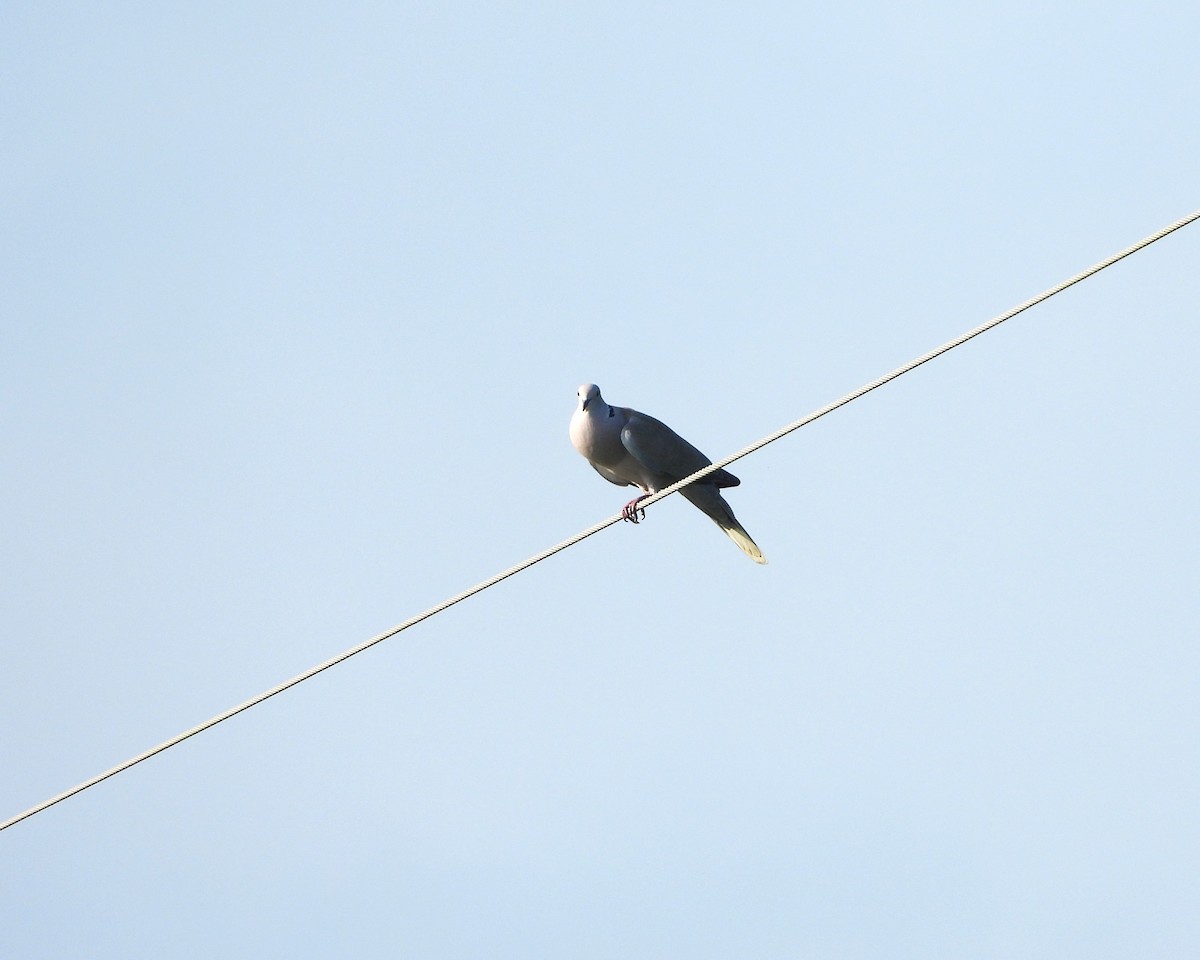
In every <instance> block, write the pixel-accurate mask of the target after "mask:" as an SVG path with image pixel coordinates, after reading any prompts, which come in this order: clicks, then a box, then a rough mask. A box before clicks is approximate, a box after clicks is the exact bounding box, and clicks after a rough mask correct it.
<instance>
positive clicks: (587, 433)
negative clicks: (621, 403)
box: [571, 383, 767, 563]
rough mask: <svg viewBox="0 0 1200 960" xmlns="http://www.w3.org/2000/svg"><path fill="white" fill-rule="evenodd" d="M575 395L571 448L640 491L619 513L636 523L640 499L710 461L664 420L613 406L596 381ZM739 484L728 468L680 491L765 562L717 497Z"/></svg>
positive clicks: (757, 559)
mask: <svg viewBox="0 0 1200 960" xmlns="http://www.w3.org/2000/svg"><path fill="white" fill-rule="evenodd" d="M578 397H579V406H578V407H577V408H576V409H575V414H574V416H572V417H571V443H572V444H573V445H574V447H575V449H576V450H578V451H579V452H580V453H581V454H582V455H583V457H584V459H586V460H587V462H588V463H590V464H591V465H592V466H593V467H594V468H595V470H596V472H597V473H598V474H600V476H602V477H603V478H604V479H605V480H607V481H608V482H609V483H615V484H616V485H617V486H619V487H640V488H641V489H642V491H643V493H642V495H641V496H639V497H635V498H634V499H633V500H630V501H629V503H627V504H625V508H624V509H623V510H622V511H621V514H622V516H624V518H625V519H626V520H631V521H633V522H634V523H637V522H638V504H639V503H640V502H641V501H643V500H645V499H646V497H648V496H650V495H651V494H652V493H657V492H658V491H659V490H662V489H664V488H665V487H669V486H670V485H671V484H673V483H675V482H677V481H679V480H682V479H683V478H684V477H687V476H690V475H691V474H693V473H695V472H696V471H697V470H700V469H702V468H704V467H707V466H708V465H709V464H710V463H712V461H711V460H709V459H708V457H706V456H705V455H704V454H703V453H701V452H700V451H699V450H697V449H696V448H695V447H693V446H692V445H691V444H690V443H688V442H687V441H686V440H684V439H683V437H681V436H679V434H677V433H676V432H675V431H674V430H672V429H671V428H670V427H668V426H667V425H666V424H665V423H662V422H661V421H658V420H655V419H654V418H653V417H650V416H647V415H646V414H644V413H639V412H638V411H637V410H632V409H630V408H629V407H614V406H611V405H610V404H609V403H607V402H606V401H605V399H604V398H603V397H602V396H600V388H599V387H598V386H596V385H595V384H594V383H585V384H584V385H583V386H581V387H580V388H579V391H578ZM741 482H742V481H741V480H739V479H738V478H737V477H735V476H734V475H733V474H732V473H730V472H729V471H728V470H714V471H713V472H712V473H710V474H708V475H707V476H704V477H701V478H700V479H699V480H697V481H696V482H695V483H690V484H688V485H687V486H686V487H684V488H683V489H682V490H680V491H679V492H680V494H682V495H683V496H684V497H686V498H687V499H688V500H689V501H691V503H692V504H693V505H694V506H696V507H698V508H699V509H700V510H701V511H702V512H703V513H704V514H705V515H706V516H708V517H709V518H710V519H711V520H712V521H713V522H714V523H715V524H716V525H717V526H718V527H720V528H721V529H722V530H723V531H725V533H726V534H727V535H728V536H729V539H730V540H732V541H733V542H734V543H736V544H737V545H738V548H739V549H741V551H742V552H743V553H744V554H746V556H748V557H749V558H750V559H751V560H753V561H754V562H755V563H766V562H767V558H766V557H764V556H763V552H762V551H761V550H759V549H758V544H756V543H755V542H754V541H753V540H752V539H751V538H750V534H748V533H747V532H746V528H745V527H743V526H742V525H741V524H740V523H738V520H737V517H735V516H734V515H733V511H732V510H731V509H730V508H729V504H728V503H726V502H725V498H724V497H722V496H721V489H723V488H725V487H736V486H737V485H738V484H740V483H741ZM643 515H644V511H643Z"/></svg>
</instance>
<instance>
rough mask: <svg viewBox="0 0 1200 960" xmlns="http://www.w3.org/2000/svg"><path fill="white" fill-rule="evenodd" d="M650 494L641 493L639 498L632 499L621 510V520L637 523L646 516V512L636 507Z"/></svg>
mask: <svg viewBox="0 0 1200 960" xmlns="http://www.w3.org/2000/svg"><path fill="white" fill-rule="evenodd" d="M648 496H650V494H648V493H643V494H642V495H641V496H640V497H634V498H633V499H632V500H630V501H629V502H628V503H627V504H625V506H624V507H623V508H622V510H621V519H622V520H628V521H629V522H630V523H637V522H639V521H640V520H642V519H643V518H644V517H645V516H646V511H645V510H643V509H642V508H640V507H639V506H638V504H639V503H641V502H642V501H643V500H645V499H646V498H647V497H648Z"/></svg>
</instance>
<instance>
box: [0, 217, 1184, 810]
mask: <svg viewBox="0 0 1200 960" xmlns="http://www.w3.org/2000/svg"><path fill="white" fill-rule="evenodd" d="M1196 220H1200V210H1197V211H1195V212H1194V213H1191V214H1189V215H1188V216H1186V217H1183V218H1182V219H1180V220H1177V221H1175V222H1174V223H1172V224H1171V225H1170V226H1167V227H1164V228H1163V229H1161V230H1159V231H1157V232H1156V233H1153V234H1151V235H1150V236H1148V237H1146V238H1145V239H1143V240H1139V241H1138V242H1137V243H1135V244H1133V245H1132V246H1129V247H1126V248H1125V249H1124V250H1121V251H1120V252H1119V253H1115V254H1113V255H1112V256H1111V257H1108V258H1107V259H1105V260H1101V261H1100V262H1099V263H1097V264H1095V265H1094V266H1091V267H1088V269H1086V270H1084V271H1082V272H1080V273H1077V274H1075V276H1073V277H1071V278H1069V279H1067V280H1064V281H1063V282H1062V283H1059V284H1057V285H1056V286H1053V287H1051V288H1050V289H1048V290H1046V291H1044V292H1043V293H1039V294H1038V295H1037V296H1036V297H1031V298H1030V299H1029V300H1026V301H1025V302H1024V303H1022V304H1020V305H1019V306H1016V307H1014V308H1013V309H1011V310H1009V311H1008V312H1007V313H1002V314H1000V315H999V316H997V317H993V318H992V319H991V320H989V321H987V323H984V324H981V325H979V326H978V327H976V328H975V329H973V330H969V331H967V332H966V333H964V334H963V335H962V336H960V337H956V338H955V339H953V340H950V341H948V342H946V343H944V344H942V345H941V346H940V347H938V348H937V349H935V350H931V351H929V353H926V354H924V355H922V356H920V357H917V358H916V359H915V360H911V361H909V362H908V363H906V364H904V365H903V366H901V367H897V368H896V369H895V370H893V371H892V372H891V373H888V374H885V375H884V376H882V377H879V378H878V379H877V380H872V381H871V382H870V383H868V384H866V385H864V386H862V387H859V388H858V389H857V390H853V391H851V392H850V393H847V394H846V395H845V396H843V397H841V398H839V399H837V400H835V401H833V402H832V403H829V404H826V405H825V406H823V407H821V408H820V409H819V410H816V411H814V412H812V413H810V414H808V415H807V416H804V417H801V418H800V419H799V420H796V421H794V422H793V423H789V424H788V425H787V426H786V427H783V428H782V429H780V430H777V431H775V432H774V433H772V434H770V435H769V436H766V437H763V438H762V439H761V440H756V441H755V442H754V443H752V444H750V445H749V446H747V447H744V448H743V449H741V450H739V451H738V452H737V453H734V454H732V455H731V456H728V457H726V458H725V459H724V460H718V461H717V462H716V463H713V464H710V465H709V466H707V467H705V468H704V469H702V470H697V471H696V472H695V473H693V474H692V475H691V476H689V477H685V478H684V479H682V480H680V481H679V482H678V483H673V484H671V486H669V487H665V488H664V489H662V490H660V491H658V492H657V493H655V494H652V495H651V496H649V497H647V498H646V499H645V500H643V501H642V502H641V506H643V507H645V506H649V505H651V504H653V503H656V502H657V501H659V500H662V499H663V498H664V497H668V496H670V495H671V494H672V493H675V492H676V491H677V490H679V489H680V488H681V487H685V486H687V485H688V484H689V483H692V482H693V481H695V480H697V479H699V478H701V477H704V476H706V475H708V474H710V473H712V472H713V471H715V470H720V469H721V468H723V467H727V466H729V465H730V464H731V463H733V462H734V461H736V460H740V459H742V457H746V456H749V455H750V454H752V453H754V452H755V451H756V450H760V449H762V448H763V447H765V446H766V445H767V444H768V443H774V442H775V441H776V440H778V439H780V438H781V437H785V436H787V435H788V434H789V433H792V432H794V431H796V430H799V429H800V428H801V427H803V426H806V425H808V424H810V423H812V422H813V421H814V420H819V419H820V418H821V417H823V416H825V415H826V414H827V413H832V412H833V411H834V410H837V409H838V408H839V407H844V406H845V405H846V404H848V403H850V402H851V401H854V400H857V399H858V398H859V397H861V396H863V395H864V394H868V393H870V392H871V391H872V390H876V389H878V388H879V387H882V386H883V385H884V384H886V383H890V382H891V381H892V380H895V379H896V378H897V377H901V376H903V375H904V374H906V373H908V372H909V371H911V370H915V369H916V368H917V367H919V366H921V365H922V364H924V363H928V362H929V361H930V360H933V359H934V358H936V357H940V356H941V355H942V354H943V353H948V352H949V351H951V350H953V349H954V348H955V347H959V346H962V345H963V344H964V343H966V342H967V341H968V340H972V339H974V338H975V337H977V336H979V335H980V334H981V333H986V332H987V331H988V330H991V329H992V328H993V327H998V326H999V325H1000V324H1002V323H1003V322H1004V321H1005V320H1011V319H1012V318H1013V317H1015V316H1016V315H1017V314H1019V313H1023V312H1025V311H1026V310H1028V309H1029V308H1030V307H1034V306H1036V305H1037V304H1039V303H1042V302H1043V301H1045V300H1048V299H1050V298H1051V297H1053V296H1055V295H1056V294H1059V293H1062V291H1064V290H1066V289H1067V288H1068V287H1072V286H1074V285H1075V284H1077V283H1080V282H1081V281H1083V280H1086V279H1088V278H1089V277H1092V276H1094V275H1095V274H1097V273H1099V272H1100V271H1101V270H1104V269H1106V268H1108V267H1111V266H1112V265H1113V264H1114V263H1117V262H1118V261H1119V260H1123V259H1125V258H1126V257H1128V256H1130V255H1131V254H1134V253H1137V252H1138V251H1139V250H1143V249H1145V248H1146V247H1148V246H1150V244H1152V243H1155V242H1156V241H1158V240H1161V239H1162V238H1163V237H1166V236H1168V235H1169V234H1172V233H1174V232H1175V231H1176V230H1179V229H1180V228H1182V227H1185V226H1187V225H1188V224H1190V223H1193V222H1194V221H1196ZM620 520H621V514H619V513H618V514H616V515H614V516H611V517H609V518H608V519H607V520H602V521H600V522H599V523H597V524H595V525H594V526H591V527H588V529H586V530H584V531H583V532H582V533H577V534H575V536H573V537H569V538H568V539H566V540H564V541H563V542H562V543H559V544H557V545H556V546H553V547H550V548H549V549H548V550H543V551H542V552H541V553H539V554H537V555H536V556H533V557H530V558H529V559H528V560H525V561H523V562H521V563H518V564H517V565H515V566H512V567H509V568H508V569H507V570H504V571H502V572H501V573H498V574H496V575H495V576H494V577H491V578H489V579H487V580H484V581H482V582H481V583H477V584H476V585H475V586H473V587H471V588H470V589H469V590H464V591H463V592H462V593H459V594H456V595H455V596H453V597H451V598H450V599H449V600H443V601H442V602H441V603H439V604H437V605H436V606H433V607H430V608H429V609H428V610H426V611H424V612H423V613H419V614H417V615H416V616H415V617H411V618H409V619H408V620H405V621H404V622H403V623H401V624H399V625H398V626H395V627H392V629H390V630H386V631H384V632H383V633H380V634H376V635H375V636H374V637H371V639H370V640H367V641H365V642H363V643H360V644H359V645H358V646H356V647H351V648H350V649H349V650H347V651H345V652H344V653H341V654H338V655H337V656H336V657H333V658H331V659H329V660H326V661H325V662H324V663H321V664H318V665H317V666H315V667H312V668H311V669H309V670H306V671H305V672H304V673H301V674H299V675H298V676H295V677H293V678H292V679H291V680H285V681H284V682H283V683H280V684H278V685H277V686H274V687H272V688H271V689H270V690H266V691H264V692H263V693H260V694H258V695H257V696H255V697H251V698H250V699H249V700H246V701H245V702H243V703H240V704H238V705H237V706H236V707H232V708H231V709H229V710H226V711H225V712H224V713H220V714H217V716H215V717H213V718H212V719H210V720H206V721H204V723H201V724H198V725H197V726H194V727H192V728H191V729H190V730H185V731H184V732H183V733H180V734H178V735H176V736H174V737H172V738H171V739H170V740H166V741H164V742H163V743H160V744H159V745H158V746H156V747H151V748H150V749H149V750H147V751H145V752H144V753H139V754H138V755H137V756H136V757H132V758H130V759H129V760H126V761H124V762H123V763H119V764H117V766H115V767H113V768H112V769H110V770H106V771H104V772H103V773H101V774H97V775H96V776H94V777H92V778H91V779H90V780H85V781H84V782H83V783H81V784H79V785H78V786H75V787H72V788H71V789H70V790H66V791H64V792H63V793H60V794H58V795H57V796H54V797H51V798H50V799H49V800H44V801H42V802H41V803H39V804H37V805H36V806H33V807H30V808H29V809H28V810H26V811H24V812H23V813H19V814H17V815H16V816H15V817H12V818H10V819H8V820H5V821H4V822H3V823H0V831H3V830H7V829H8V828H9V827H11V826H13V825H15V824H17V823H20V822H21V821H22V820H26V819H28V818H29V817H32V816H33V815H34V814H37V813H41V812H42V811H43V810H46V809H47V808H49V807H52V806H54V805H55V804H56V803H60V802H62V801H63V800H66V799H68V798H69V797H73V796H75V794H77V793H82V792H83V791H84V790H87V789H88V788H89V787H94V786H95V785H96V784H98V783H101V782H102V781H104V780H107V779H108V778H109V777H113V776H116V775H117V774H118V773H123V772H124V771H126V770H128V769H129V768H130V767H133V766H136V765H137V764H139V763H141V762H142V761H143V760H149V759H150V758H151V757H153V756H155V755H156V754H159V753H162V752H163V751H164V750H168V749H170V748H171V747H174V746H176V745H177V744H180V743H183V741H184V740H187V739H189V738H190V737H194V736H195V735H196V734H198V733H203V732H204V731H205V730H208V729H210V728H212V727H215V726H216V725H217V724H218V723H221V722H223V721H225V720H228V719H229V718H230V717H234V716H237V714H239V713H241V712H242V711H243V710H249V709H250V708H251V707H254V706H257V705H258V704H260V703H262V702H263V701H264V700H269V699H270V698H271V697H273V696H275V695H276V694H278V693H283V691H285V690H288V689H290V688H291V687H294V686H296V685H297V684H299V683H302V682H304V681H305V680H308V679H310V678H312V677H315V676H316V675H317V674H318V673H322V672H324V671H325V670H328V669H329V668H330V667H333V666H336V665H337V664H339V663H341V662H342V661H344V660H349V659H350V658H351V657H353V656H355V655H356V654H359V653H362V652H363V651H364V650H367V649H368V648H370V647H373V646H375V644H377V643H382V642H383V641H384V640H388V639H390V638H392V637H394V636H395V635H396V634H398V633H402V632H403V631H405V630H407V629H408V628H409V627H413V626H416V625H417V624H418V623H420V622H421V621H422V620H428V619H429V618H430V617H432V616H435V615H436V614H439V613H441V612H442V611H443V610H446V609H448V608H449V607H452V606H454V605H455V604H456V603H460V602H461V601H463V600H466V599H467V598H468V597H473V596H474V595H475V594H477V593H482V592H483V591H484V590H487V589H488V588H489V587H494V586H495V585H496V584H498V583H500V582H501V581H502V580H507V579H508V578H509V577H511V576H515V575H516V574H518V573H521V572H522V571H524V570H528V569H529V568H530V567H532V566H533V565H534V564H535V563H541V562H542V561H543V560H546V559H548V558H549V557H552V556H554V555H555V554H556V553H559V552H560V551H562V550H566V549H567V548H568V547H573V546H574V545H575V544H577V543H579V542H580V541H581V540H586V539H587V538H588V537H590V536H592V534H595V533H599V532H600V531H601V530H604V529H605V528H607V527H610V526H612V525H613V524H614V523H618V522H619V521H620Z"/></svg>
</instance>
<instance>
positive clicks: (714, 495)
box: [679, 483, 767, 563]
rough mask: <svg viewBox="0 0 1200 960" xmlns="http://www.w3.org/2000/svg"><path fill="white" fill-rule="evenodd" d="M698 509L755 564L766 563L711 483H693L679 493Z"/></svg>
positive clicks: (761, 553) (755, 544)
mask: <svg viewBox="0 0 1200 960" xmlns="http://www.w3.org/2000/svg"><path fill="white" fill-rule="evenodd" d="M679 492H680V493H682V494H683V495H684V497H686V498H687V499H688V500H690V501H691V502H692V504H693V505H694V506H696V507H699V508H700V510H702V511H703V512H704V514H705V516H707V517H708V518H709V519H710V520H712V522H713V523H715V524H716V525H717V526H718V527H720V528H721V529H722V530H724V531H725V534H726V536H728V537H729V539H730V540H732V541H733V542H734V543H736V544H737V545H738V549H739V550H741V551H742V553H744V554H745V555H746V556H748V557H749V558H750V559H751V560H753V561H754V562H755V563H766V562H767V558H766V557H764V556H763V552H762V551H761V550H759V549H758V544H757V543H755V542H754V541H753V540H752V539H751V538H750V534H748V533H747V532H746V528H745V527H743V526H742V525H741V524H740V523H738V519H737V517H735V516H734V515H733V511H732V510H730V509H729V504H728V503H726V502H725V498H724V497H723V496H721V493H720V491H719V490H718V489H717V488H716V487H715V486H713V485H712V484H711V483H693V484H691V485H690V486H687V487H684V488H683V489H682V490H680V491H679Z"/></svg>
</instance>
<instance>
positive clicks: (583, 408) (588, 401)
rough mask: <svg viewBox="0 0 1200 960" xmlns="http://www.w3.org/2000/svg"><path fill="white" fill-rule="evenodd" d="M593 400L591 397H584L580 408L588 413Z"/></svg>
mask: <svg viewBox="0 0 1200 960" xmlns="http://www.w3.org/2000/svg"><path fill="white" fill-rule="evenodd" d="M591 402H592V400H591V398H590V397H584V398H583V403H582V404H580V406H579V409H580V410H582V411H583V412H584V413H587V405H588V404H589V403H591Z"/></svg>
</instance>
